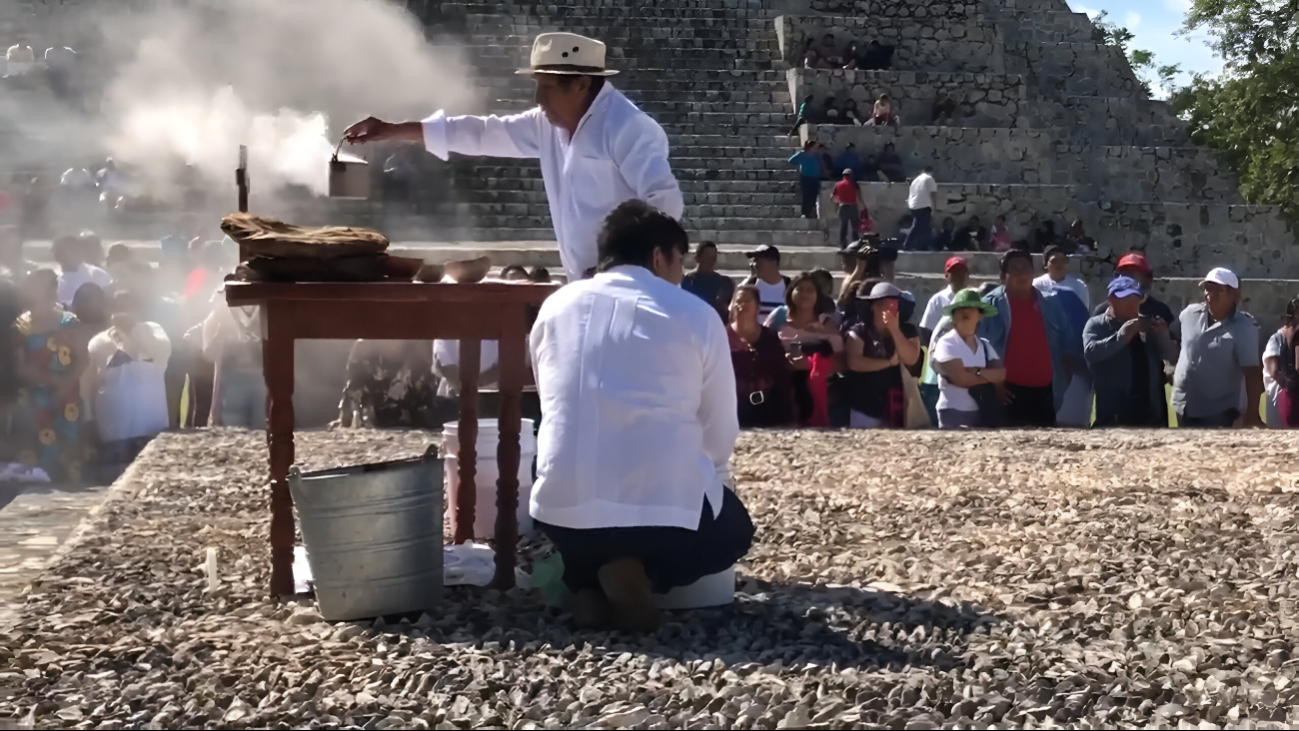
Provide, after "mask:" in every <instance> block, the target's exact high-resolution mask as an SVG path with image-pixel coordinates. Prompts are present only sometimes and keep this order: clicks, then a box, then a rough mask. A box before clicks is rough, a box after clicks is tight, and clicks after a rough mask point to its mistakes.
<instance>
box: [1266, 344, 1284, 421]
mask: <svg viewBox="0 0 1299 731" xmlns="http://www.w3.org/2000/svg"><path fill="white" fill-rule="evenodd" d="M1284 347H1285V333H1282V332H1281V331H1279V330H1278V331H1277V332H1274V333H1272V337H1270V338H1268V339H1267V347H1265V348H1263V360H1264V361H1266V360H1267V359H1268V358H1280V357H1281V349H1282V348H1284ZM1263 390H1264V392H1265V393H1266V394H1267V403H1266V406H1267V409H1266V411H1265V417H1264V421H1265V422H1266V423H1267V425H1268V426H1270V427H1272V428H1273V429H1283V428H1285V425H1284V424H1282V423H1281V413H1280V412H1279V411H1278V410H1277V405H1276V399H1277V396H1279V395H1280V394H1281V385H1280V384H1279V383H1277V382H1276V380H1275V379H1273V378H1272V376H1271V375H1270V374H1269V373H1268V372H1267V368H1264V369H1263Z"/></svg>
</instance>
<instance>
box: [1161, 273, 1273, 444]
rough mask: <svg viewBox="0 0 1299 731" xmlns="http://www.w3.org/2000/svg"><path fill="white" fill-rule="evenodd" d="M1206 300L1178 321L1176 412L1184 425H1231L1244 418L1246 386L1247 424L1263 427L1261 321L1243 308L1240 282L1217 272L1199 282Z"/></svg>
mask: <svg viewBox="0 0 1299 731" xmlns="http://www.w3.org/2000/svg"><path fill="white" fill-rule="evenodd" d="M1200 288H1201V289H1203V290H1204V302H1201V303H1197V304H1193V305H1190V306H1189V307H1187V308H1186V309H1185V310H1183V311H1182V316H1181V317H1180V318H1179V319H1180V320H1181V324H1182V352H1181V354H1180V356H1179V358H1178V361H1177V375H1176V376H1175V377H1174V379H1173V408H1174V409H1175V410H1176V411H1177V422H1178V424H1179V425H1180V426H1184V427H1229V426H1232V425H1234V424H1235V423H1236V421H1237V419H1239V418H1240V417H1241V413H1240V383H1241V380H1242V378H1243V379H1244V382H1245V394H1246V397H1245V414H1244V417H1245V426H1250V427H1256V426H1258V427H1261V426H1263V421H1262V419H1261V418H1260V416H1259V401H1260V399H1261V398H1262V394H1263V367H1262V363H1261V361H1260V360H1259V349H1258V323H1257V322H1255V321H1254V318H1253V317H1251V316H1249V315H1248V314H1246V313H1244V312H1241V311H1240V310H1239V306H1240V279H1239V278H1238V277H1237V276H1236V275H1235V274H1233V273H1232V272H1231V271H1230V270H1228V269H1221V268H1219V269H1214V270H1213V271H1211V272H1209V275H1208V276H1206V277H1205V278H1204V281H1203V282H1200Z"/></svg>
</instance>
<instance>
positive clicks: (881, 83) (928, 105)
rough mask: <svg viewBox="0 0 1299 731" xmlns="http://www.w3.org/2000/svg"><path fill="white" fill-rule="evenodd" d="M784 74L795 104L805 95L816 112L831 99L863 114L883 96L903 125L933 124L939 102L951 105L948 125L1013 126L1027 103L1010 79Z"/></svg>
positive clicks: (1019, 82)
mask: <svg viewBox="0 0 1299 731" xmlns="http://www.w3.org/2000/svg"><path fill="white" fill-rule="evenodd" d="M787 75H788V79H789V91H790V97H791V98H792V99H794V100H795V103H802V101H803V100H804V99H805V98H806V97H808V96H811V97H812V99H813V106H814V108H815V109H818V110H819V109H820V108H821V105H823V104H824V103H825V100H826V98H827V97H830V96H833V97H835V99H837V100H840V101H846V100H849V99H851V100H853V101H854V102H855V103H856V105H857V108H858V109H859V110H861V112H862V114H869V112H870V109H871V107H872V105H873V104H874V101H875V99H877V98H879V96H880V95H881V94H888V95H889V97H890V99H892V100H893V110H894V112H895V113H896V114H898V115H899V116H900V117H901V119H902V124H903V125H904V126H927V125H931V124H934V122H935V111H936V110H935V105H936V103H937V102H939V101H940V100H943V101H945V102H950V104H951V110H950V112H949V113H948V117H947V118H949V119H950V121H949V124H950V125H951V126H959V127H1014V126H1016V123H1017V118H1018V117H1019V116H1020V114H1021V112H1022V111H1024V109H1025V106H1024V105H1025V103H1026V101H1027V97H1026V96H1025V89H1024V79H1023V77H1022V76H1020V75H1015V74H956V73H928V72H915V71H844V70H839V71H825V70H819V69H790V70H789V71H788V72H787Z"/></svg>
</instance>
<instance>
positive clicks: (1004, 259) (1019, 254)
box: [1001, 249, 1033, 274]
mask: <svg viewBox="0 0 1299 731" xmlns="http://www.w3.org/2000/svg"><path fill="white" fill-rule="evenodd" d="M1016 259H1023V260H1024V261H1026V262H1028V265H1029V266H1030V267H1031V266H1033V255H1032V254H1030V253H1028V251H1027V250H1025V249H1011V250H1010V251H1007V252H1006V253H1005V254H1002V255H1001V273H1002V274H1005V273H1006V272H1008V271H1010V263H1011V262H1012V261H1014V260H1016Z"/></svg>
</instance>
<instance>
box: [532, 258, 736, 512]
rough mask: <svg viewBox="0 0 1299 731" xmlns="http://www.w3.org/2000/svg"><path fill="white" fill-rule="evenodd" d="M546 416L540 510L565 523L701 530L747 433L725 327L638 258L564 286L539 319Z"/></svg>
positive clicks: (537, 354)
mask: <svg viewBox="0 0 1299 731" xmlns="http://www.w3.org/2000/svg"><path fill="white" fill-rule="evenodd" d="M532 362H533V368H534V369H535V371H536V376H537V392H538V394H539V395H540V396H541V409H542V412H543V413H545V414H546V418H545V419H543V420H542V422H541V433H540V434H539V435H538V438H537V484H536V486H534V487H533V488H532V502H531V506H530V508H531V513H532V517H534V518H536V519H537V520H540V521H542V522H544V523H550V524H551V525H557V526H561V527H564V528H576V529H590V528H620V527H630V526H666V527H675V528H685V529H687V530H698V529H699V517H700V514H701V512H702V511H703V507H704V498H705V497H706V498H707V499H708V505H709V506H711V508H712V510H713V515H714V516H716V515H717V514H718V512H719V511H720V510H721V507H722V495H723V492H722V490H723V489H724V487H723V484H724V482H725V481H726V480H727V479H728V478H729V472H728V470H727V465H728V463H729V461H730V458H731V453H732V451H733V450H734V449H735V439H736V437H737V436H738V435H739V433H740V425H739V419H738V412H737V410H736V394H735V371H734V370H733V369H732V366H731V348H730V342H729V340H728V338H727V334H726V326H725V325H723V324H722V322H721V320H720V319H719V318H718V317H717V312H716V311H715V310H713V308H712V307H711V306H709V304H708V303H707V302H704V301H703V300H702V299H700V298H698V297H696V296H695V295H693V294H690V293H689V292H686V291H685V290H683V289H681V288H680V287H676V286H673V285H672V284H670V283H668V282H667V281H664V280H662V279H659V278H658V277H656V276H654V274H653V273H652V272H650V271H649V270H648V269H646V268H644V267H639V266H620V267H614V268H613V269H611V270H609V271H607V272H603V273H601V274H598V275H596V277H595V278H594V279H589V280H585V281H581V282H577V283H575V284H570V285H568V286H567V287H564V288H563V289H561V290H559V291H558V292H556V293H555V294H553V295H551V296H550V298H549V299H547V300H546V302H545V304H543V305H542V306H541V313H540V315H539V316H538V318H537V324H536V325H535V326H534V327H533V329H532Z"/></svg>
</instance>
